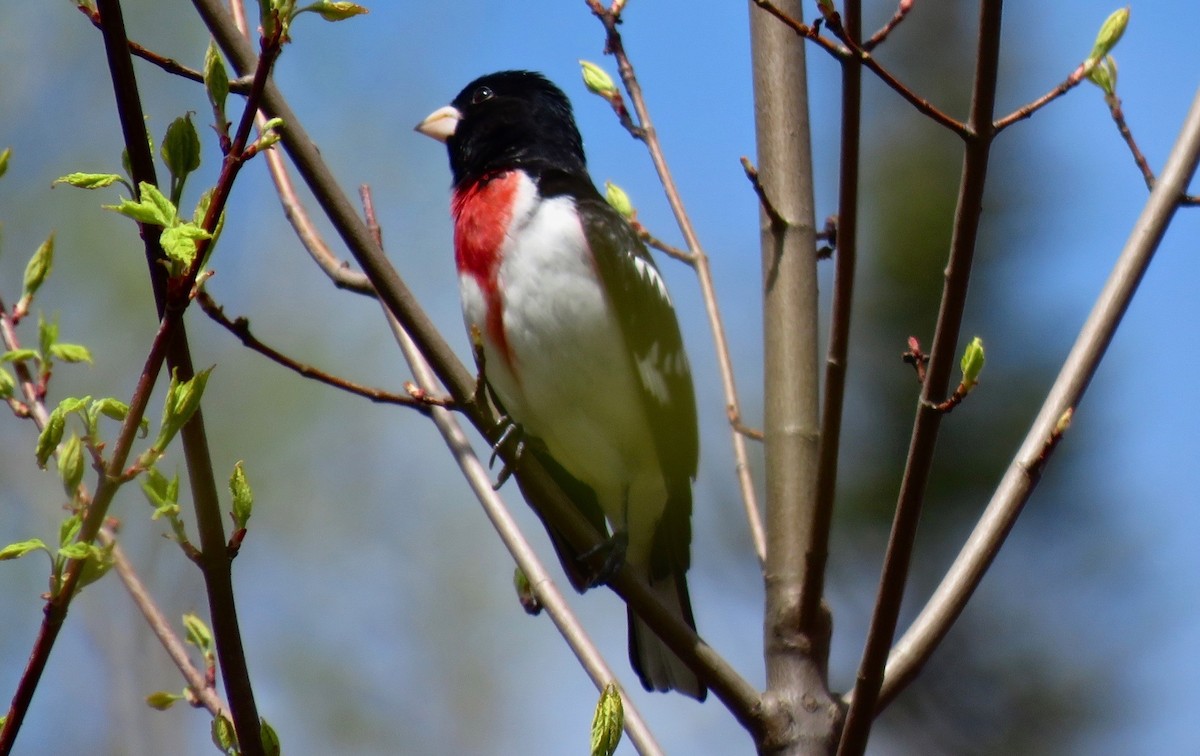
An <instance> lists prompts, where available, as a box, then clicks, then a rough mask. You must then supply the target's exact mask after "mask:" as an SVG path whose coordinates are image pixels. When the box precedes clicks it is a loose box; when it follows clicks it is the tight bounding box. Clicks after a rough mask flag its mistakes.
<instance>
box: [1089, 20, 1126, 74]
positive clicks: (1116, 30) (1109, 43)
mask: <svg viewBox="0 0 1200 756" xmlns="http://www.w3.org/2000/svg"><path fill="white" fill-rule="evenodd" d="M1128 25H1129V8H1128V7H1125V8H1118V9H1117V10H1115V11H1113V12H1112V13H1111V14H1110V15H1109V17H1108V18H1106V19H1105V20H1104V23H1103V24H1102V25H1101V26H1100V32H1099V33H1098V34H1096V42H1095V43H1094V44H1093V45H1092V52H1091V54H1090V55H1088V61H1087V62H1088V63H1091V64H1093V65H1094V64H1095V63H1097V62H1098V61H1100V60H1101V59H1102V58H1104V56H1106V55H1108V54H1109V53H1110V52H1112V50H1113V48H1114V47H1116V46H1117V43H1118V42H1120V41H1121V36H1122V35H1124V34H1125V27H1126V26H1128ZM1085 65H1087V63H1085Z"/></svg>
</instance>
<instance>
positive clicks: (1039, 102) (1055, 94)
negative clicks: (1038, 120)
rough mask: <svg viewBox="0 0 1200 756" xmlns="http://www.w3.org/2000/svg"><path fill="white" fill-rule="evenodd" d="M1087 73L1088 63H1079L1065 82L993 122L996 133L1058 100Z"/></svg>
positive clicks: (1077, 84)
mask: <svg viewBox="0 0 1200 756" xmlns="http://www.w3.org/2000/svg"><path fill="white" fill-rule="evenodd" d="M1087 73H1088V68H1087V64H1086V63H1081V64H1079V66H1078V67H1077V68H1076V69H1075V70H1074V71H1072V72H1071V75H1070V76H1068V77H1067V78H1066V79H1064V80H1063V82H1062V83H1061V84H1059V85H1058V86H1057V87H1055V88H1054V89H1051V90H1050V91H1049V92H1047V93H1046V94H1044V95H1042V96H1041V97H1039V98H1037V99H1036V100H1034V101H1033V102H1031V103H1029V104H1027V105H1024V106H1022V107H1020V108H1018V109H1016V110H1014V111H1013V112H1012V113H1009V114H1008V115H1006V116H1004V117H1003V118H1000V119H998V120H997V121H996V122H995V123H993V124H992V129H993V130H994V131H995V132H996V133H999V132H1001V131H1003V130H1004V129H1006V128H1008V127H1009V126H1012V125H1013V124H1014V123H1016V122H1017V121H1023V120H1025V119H1026V118H1028V117H1029V116H1031V115H1033V114H1034V113H1036V112H1037V111H1039V110H1041V109H1042V108H1044V107H1046V106H1047V105H1049V104H1050V103H1052V102H1054V101H1055V100H1057V99H1058V98H1059V97H1062V96H1063V95H1065V94H1066V93H1067V92H1070V91H1071V90H1072V89H1074V88H1075V87H1077V86H1079V83H1080V82H1081V81H1083V80H1084V78H1085V77H1086V76H1087Z"/></svg>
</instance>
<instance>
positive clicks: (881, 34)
mask: <svg viewBox="0 0 1200 756" xmlns="http://www.w3.org/2000/svg"><path fill="white" fill-rule="evenodd" d="M915 4H916V2H915V0H900V4H899V5H898V6H896V12H895V13H894V14H892V17H891V18H890V19H888V22H887V23H886V24H884V25H883V27H882V28H880V29H879V31H877V32H875V33H874V34H872V35H871V38H870V39H868V40H867V41H866V42H863V49H864V50H874V49H875V48H876V47H878V46H879V45H880V44H882V43H883V41H884V40H885V39H887V38H888V35H889V34H891V33H892V32H893V31H894V30H895V29H896V27H897V26H899V25H900V22H901V21H903V20H904V18H905V16H907V15H908V12H909V11H911V10H912V9H913V5H915Z"/></svg>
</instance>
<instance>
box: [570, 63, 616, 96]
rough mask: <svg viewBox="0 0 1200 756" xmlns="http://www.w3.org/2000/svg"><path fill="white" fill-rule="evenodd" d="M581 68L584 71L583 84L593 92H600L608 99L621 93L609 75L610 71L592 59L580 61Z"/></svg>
mask: <svg viewBox="0 0 1200 756" xmlns="http://www.w3.org/2000/svg"><path fill="white" fill-rule="evenodd" d="M579 68H580V70H581V71H582V73H583V85H584V86H585V87H587V90H588V91H589V92H591V93H592V94H598V95H600V96H601V97H604V98H606V99H607V98H609V97H612V96H614V95H618V94H620V91H619V90H618V89H617V84H616V82H614V81H613V79H612V77H611V76H609V75H608V71H605V70H604V69H603V68H601V67H600V66H598V65H596V64H595V63H593V62H591V61H590V60H581V61H579Z"/></svg>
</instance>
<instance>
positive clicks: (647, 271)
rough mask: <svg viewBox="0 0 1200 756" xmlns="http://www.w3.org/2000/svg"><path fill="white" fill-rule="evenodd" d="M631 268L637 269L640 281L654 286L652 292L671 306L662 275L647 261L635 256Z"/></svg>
mask: <svg viewBox="0 0 1200 756" xmlns="http://www.w3.org/2000/svg"><path fill="white" fill-rule="evenodd" d="M633 267H635V268H637V272H638V275H639V276H641V278H642V280H643V281H645V282H646V283H649V284H651V285H653V286H654V290H655V291H657V292H658V295H659V296H660V297H662V299H663V301H664V302H666V303H667V304H671V295H670V294H668V293H667V283H666V281H663V277H662V274H661V273H659V272H658V269H657V268H655V267H654V265H653V264H651V263H650V261H649V260H644V259H642V258H641V257H638V256H637V255H634V256H633Z"/></svg>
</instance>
